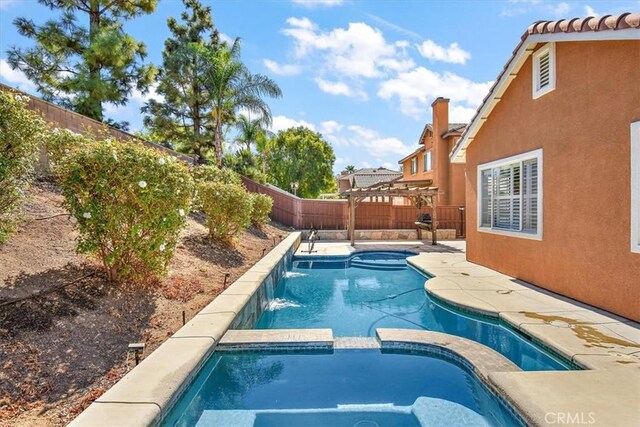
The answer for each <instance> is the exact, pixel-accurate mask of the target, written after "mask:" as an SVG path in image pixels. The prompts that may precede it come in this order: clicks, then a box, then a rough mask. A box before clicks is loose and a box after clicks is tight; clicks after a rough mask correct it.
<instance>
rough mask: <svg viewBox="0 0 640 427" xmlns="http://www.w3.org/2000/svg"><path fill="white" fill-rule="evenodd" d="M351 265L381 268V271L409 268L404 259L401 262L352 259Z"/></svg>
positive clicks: (372, 268)
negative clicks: (386, 262)
mask: <svg viewBox="0 0 640 427" xmlns="http://www.w3.org/2000/svg"><path fill="white" fill-rule="evenodd" d="M349 266H350V267H356V268H364V269H368V270H380V271H399V270H404V269H405V268H407V264H406V263H405V262H404V261H403V262H402V264H400V263H388V264H385V263H381V262H373V261H356V260H351V262H350V263H349Z"/></svg>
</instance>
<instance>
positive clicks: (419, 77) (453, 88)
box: [378, 67, 492, 120]
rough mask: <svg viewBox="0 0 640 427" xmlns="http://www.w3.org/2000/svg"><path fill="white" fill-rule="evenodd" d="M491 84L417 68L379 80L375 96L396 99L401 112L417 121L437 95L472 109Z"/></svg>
mask: <svg viewBox="0 0 640 427" xmlns="http://www.w3.org/2000/svg"><path fill="white" fill-rule="evenodd" d="M491 85H492V82H486V83H477V82H473V81H471V80H468V79H466V78H464V77H460V76H458V75H456V74H453V73H451V72H444V73H437V72H434V71H431V70H428V69H427V68H425V67H417V68H414V69H413V70H411V71H408V72H403V73H399V74H398V75H397V76H396V77H394V78H391V79H388V80H386V81H384V82H382V83H381V84H380V86H379V89H378V96H379V97H381V98H382V99H386V100H391V99H395V98H397V99H398V102H399V108H400V111H401V112H402V113H403V114H406V115H408V116H411V117H413V118H415V119H416V120H420V119H424V118H425V117H426V115H427V113H428V112H429V107H430V105H431V102H432V101H433V100H434V99H435V98H437V97H438V96H444V97H447V98H450V99H451V101H452V106H456V105H464V106H465V107H467V108H470V109H474V108H476V107H477V106H478V105H480V103H481V102H482V99H483V98H484V97H485V96H486V94H487V92H488V90H489V88H490V87H491ZM460 111H462V110H458V112H460ZM467 111H471V110H467Z"/></svg>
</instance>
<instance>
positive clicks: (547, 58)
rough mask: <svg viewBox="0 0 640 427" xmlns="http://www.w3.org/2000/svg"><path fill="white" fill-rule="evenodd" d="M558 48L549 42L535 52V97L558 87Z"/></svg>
mask: <svg viewBox="0 0 640 427" xmlns="http://www.w3.org/2000/svg"><path fill="white" fill-rule="evenodd" d="M555 52H556V49H555V44H554V43H547V44H546V45H544V46H543V47H541V48H540V49H538V50H537V51H536V52H535V53H534V54H533V98H534V99H535V98H539V97H541V96H542V95H544V94H546V93H549V92H551V91H552V90H554V89H555V88H556V53H555Z"/></svg>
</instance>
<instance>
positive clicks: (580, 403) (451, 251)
mask: <svg viewBox="0 0 640 427" xmlns="http://www.w3.org/2000/svg"><path fill="white" fill-rule="evenodd" d="M314 249H315V250H316V251H317V252H313V253H312V254H311V255H312V256H318V255H320V256H332V255H334V256H335V255H342V256H344V255H348V254H350V253H352V252H353V251H356V250H357V251H367V250H407V251H413V252H416V253H419V255H417V256H414V257H410V258H409V262H410V263H411V264H412V265H413V266H414V267H415V268H417V269H419V270H422V271H425V272H428V273H429V275H430V276H434V277H433V278H431V279H429V280H427V281H426V285H425V287H426V290H427V292H429V293H430V294H431V295H433V296H434V297H435V298H439V299H440V300H442V301H444V302H446V303H448V304H450V305H452V306H457V307H459V308H461V309H463V310H467V311H471V312H476V313H480V314H484V315H486V316H490V317H493V318H499V319H501V320H502V321H504V322H506V323H509V324H510V325H511V326H513V327H514V328H518V329H519V330H520V331H521V332H522V333H524V334H526V335H529V336H531V337H532V339H534V340H536V341H538V342H539V343H541V344H543V345H545V346H547V347H549V348H551V349H553V350H554V351H556V352H557V353H560V354H562V355H564V356H565V357H566V358H568V359H570V360H572V361H573V362H574V363H576V364H578V365H581V366H583V367H585V368H587V369H590V370H587V371H565V372H556V371H547V372H523V371H520V369H519V368H517V367H515V366H513V365H512V364H511V362H508V360H506V359H505V358H504V357H503V356H502V355H499V354H498V353H495V352H493V351H492V350H490V349H488V347H484V346H482V345H481V344H477V343H475V342H469V341H468V340H464V339H462V338H459V337H453V336H450V335H445V334H437V333H434V332H429V331H420V330H404V329H400V330H391V329H387V330H384V329H378V330H377V331H378V336H377V338H372V337H361V338H350V337H346V338H341V337H338V338H334V337H333V333H332V331H331V330H328V329H324V330H280V331H275V330H255V329H251V328H253V327H254V325H255V322H256V320H257V318H258V317H259V314H260V310H261V307H262V309H263V308H264V306H265V304H266V303H267V299H266V298H267V297H266V295H267V290H268V289H271V291H273V287H274V286H275V284H276V283H277V282H278V280H279V278H281V277H282V276H283V274H284V273H285V271H286V265H287V263H288V262H289V261H290V260H291V257H292V255H293V254H294V253H295V255H296V256H301V257H304V256H308V254H305V253H303V252H305V251H306V250H307V244H306V242H303V243H302V244H300V233H299V232H297V233H291V235H290V236H288V237H287V238H286V239H284V240H283V241H282V242H281V243H280V244H279V245H278V246H276V247H275V248H274V249H273V250H272V251H271V252H270V253H268V254H266V255H265V256H264V257H263V258H262V259H261V260H260V261H259V262H258V263H256V265H254V266H253V267H252V268H251V269H250V270H249V271H247V272H246V273H245V274H244V275H243V276H242V277H240V278H239V279H238V280H237V281H236V282H234V283H233V284H232V285H230V286H229V287H228V288H227V289H226V290H225V291H224V292H222V293H221V294H220V295H219V296H218V297H217V298H215V299H214V300H213V301H212V302H211V303H210V304H209V305H208V306H206V307H205V308H204V309H203V310H202V311H201V312H200V313H198V314H197V315H196V316H195V317H194V318H192V319H191V320H190V321H188V322H187V323H186V325H184V326H183V327H182V328H181V329H180V330H179V331H177V332H176V333H175V334H174V335H173V336H172V337H170V338H169V339H168V340H167V341H166V342H165V343H164V344H162V345H161V346H160V347H159V348H158V349H156V350H155V351H154V352H153V353H151V354H150V355H149V356H148V357H146V358H145V359H144V360H143V361H142V362H141V363H140V365H138V366H137V367H136V368H135V369H133V370H132V371H130V372H129V373H128V374H127V375H125V377H123V378H122V379H121V380H120V381H119V382H118V383H117V384H116V385H115V386H113V387H112V388H111V389H109V390H108V391H107V392H106V393H105V394H103V395H102V396H100V397H99V398H98V399H97V400H96V401H95V402H94V403H92V404H91V405H90V406H89V408H87V409H86V410H85V411H84V412H83V413H82V414H80V416H78V417H77V418H76V419H75V420H74V421H73V422H72V423H71V425H72V426H113V425H118V426H131V427H142V426H155V425H158V424H159V423H161V422H162V420H163V419H164V418H165V417H166V415H167V414H168V412H169V411H170V410H171V408H172V407H173V405H174V403H175V402H176V401H177V400H178V399H179V398H180V396H181V395H182V393H183V392H184V391H185V390H186V389H187V388H188V387H189V385H190V384H191V383H192V381H193V380H194V379H195V377H196V376H197V375H198V373H199V371H200V369H201V368H202V367H203V365H204V364H205V363H206V362H207V360H208V359H209V357H210V356H211V354H212V353H213V351H214V350H215V349H216V347H217V346H218V345H220V350H223V349H224V348H225V347H226V348H227V349H228V350H233V348H234V346H235V347H237V348H238V347H245V348H246V346H249V347H254V348H257V349H262V348H271V347H274V346H275V347H278V346H280V347H281V348H283V349H292V348H293V349H295V348H296V347H298V345H300V347H301V348H304V349H308V348H309V345H311V347H314V346H315V348H316V350H318V351H327V349H331V348H333V349H339V348H381V347H382V348H383V349H384V348H390V347H389V346H392V347H393V346H399V347H398V348H404V347H405V346H407V348H412V347H413V346H415V345H418V346H423V347H425V348H429V349H433V348H434V347H437V348H440V349H441V350H440V351H441V352H444V353H443V354H448V353H450V352H453V353H456V354H457V355H458V356H460V357H462V358H463V359H465V360H467V361H468V362H469V363H471V364H472V365H473V366H474V369H477V368H478V366H480V367H484V368H483V369H482V370H481V371H477V370H476V373H477V374H479V376H480V377H481V378H482V379H483V381H485V382H486V383H487V384H488V385H489V386H490V387H491V388H493V389H494V390H496V391H498V392H500V394H501V395H502V396H504V397H503V399H505V400H507V401H508V402H509V404H510V405H511V406H512V407H514V408H515V409H517V410H518V411H519V413H520V414H522V416H524V417H525V419H526V421H527V423H528V424H531V425H550V424H552V425H553V424H556V425H561V424H568V423H567V422H566V421H567V419H570V420H574V421H575V420H576V418H575V417H581V418H579V419H578V421H582V423H583V424H591V425H606V426H611V425H637V424H638V421H639V420H640V405H638V404H637V403H638V402H640V344H639V341H640V337H639V336H638V331H639V330H638V324H637V323H634V322H630V321H628V320H626V319H623V318H619V317H616V316H613V315H611V314H609V313H606V312H603V311H600V310H597V309H594V308H593V307H589V306H584V305H581V304H579V303H576V302H575V301H571V300H568V299H564V298H562V297H559V296H557V295H553V294H551V293H548V292H546V291H544V290H542V289H540V288H536V287H534V286H532V285H529V284H527V283H524V282H520V281H518V280H516V279H513V278H510V277H508V276H505V275H501V274H500V273H497V272H495V271H493V270H489V269H485V268H484V267H481V266H478V265H475V264H471V263H468V262H467V261H466V260H465V253H464V252H465V242H463V241H447V242H442V243H441V244H439V245H437V246H435V247H433V246H431V245H430V244H423V243H422V242H419V241H397V242H389V241H385V242H374V241H366V242H362V243H358V244H357V245H356V248H355V249H354V248H352V247H350V246H349V244H348V242H344V241H341V242H329V241H320V242H316V244H315V248H314ZM488 350H490V351H488ZM429 351H431V350H429ZM550 417H551V418H550ZM554 417H555V418H554ZM592 420H593V422H591V421H592ZM574 424H575V422H574Z"/></svg>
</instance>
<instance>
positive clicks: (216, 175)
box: [191, 165, 243, 186]
mask: <svg viewBox="0 0 640 427" xmlns="http://www.w3.org/2000/svg"><path fill="white" fill-rule="evenodd" d="M191 174H192V175H193V179H194V180H195V181H196V182H203V181H209V182H220V183H223V184H235V185H240V186H243V184H242V178H240V175H238V174H237V173H236V172H235V171H234V170H233V169H230V168H225V167H223V168H219V167H217V166H209V165H207V166H196V167H194V168H193V169H192V170H191Z"/></svg>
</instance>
